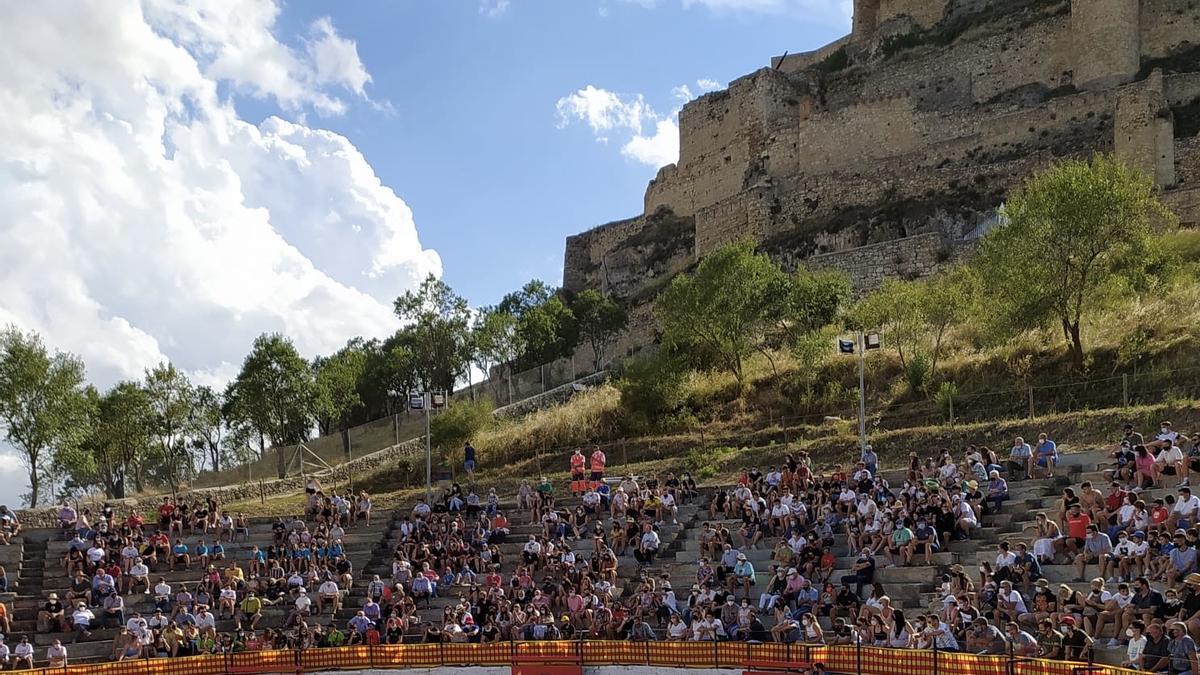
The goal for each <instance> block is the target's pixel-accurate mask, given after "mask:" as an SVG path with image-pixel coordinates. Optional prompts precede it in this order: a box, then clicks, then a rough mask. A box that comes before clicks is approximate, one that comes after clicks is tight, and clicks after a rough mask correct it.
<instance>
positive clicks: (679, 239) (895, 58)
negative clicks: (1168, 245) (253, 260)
mask: <svg viewBox="0 0 1200 675" xmlns="http://www.w3.org/2000/svg"><path fill="white" fill-rule="evenodd" d="M854 9H855V17H854V22H853V30H852V32H851V34H850V35H848V36H846V37H845V38H843V39H841V40H838V41H837V42H834V43H831V44H829V45H826V46H824V47H822V48H820V49H816V50H812V51H809V52H804V53H798V54H788V55H786V56H783V57H776V58H773V59H771V66H770V67H769V68H763V69H761V70H759V71H756V72H754V73H751V74H749V75H746V76H744V77H741V78H738V79H737V80H734V81H733V82H731V83H730V84H729V86H728V88H727V89H726V90H724V91H718V92H712V93H709V94H706V95H705V96H702V97H700V98H699V99H696V100H694V101H692V102H690V103H688V104H687V105H686V106H684V108H683V110H682V111H681V112H680V115H679V125H680V154H679V160H678V162H676V163H675V164H671V165H668V166H665V167H663V168H662V169H660V170H659V172H658V175H657V176H656V177H655V179H654V180H653V181H651V182H650V184H649V186H648V187H647V190H646V193H645V203H644V209H645V210H644V214H643V215H642V216H638V217H636V218H632V219H630V220H628V221H619V222H617V223H612V224H609V225H606V226H603V227H600V228H597V229H596V230H592V231H590V232H586V233H584V234H581V235H577V236H575V237H571V238H570V239H568V242H567V251H566V256H565V265H564V274H563V279H564V286H565V287H566V288H568V289H569V290H580V289H582V288H598V289H601V290H603V291H605V292H606V293H610V294H611V295H613V296H614V297H616V298H618V299H620V300H621V301H623V302H624V303H625V304H626V305H627V306H628V307H630V308H631V311H632V312H633V314H634V315H635V316H636V317H637V324H636V326H632V327H631V329H630V331H629V334H628V335H627V336H625V337H624V338H622V343H621V347H620V349H618V350H614V353H616V352H617V351H622V350H623V351H625V352H631V351H634V350H636V349H637V348H638V346H640V345H643V344H646V342H647V341H650V340H653V338H654V334H655V326H654V322H653V317H652V314H651V313H650V312H649V310H648V309H646V307H647V305H648V303H649V301H650V300H652V299H653V297H654V295H655V294H656V293H657V291H658V290H660V289H661V288H662V287H663V286H664V285H665V283H667V282H668V281H669V279H670V277H671V276H672V275H674V274H677V273H679V272H680V271H683V270H686V269H687V268H688V266H689V265H691V264H694V261H695V260H697V259H699V258H702V257H703V256H704V255H706V254H707V253H709V252H711V251H713V250H715V249H717V248H719V247H721V246H723V245H724V244H726V243H729V242H731V241H734V240H736V239H739V238H743V237H751V238H753V239H755V240H756V241H758V242H759V243H760V248H761V249H762V250H764V251H766V252H768V253H769V254H771V255H772V256H773V257H774V258H776V259H778V260H780V261H782V262H784V264H786V265H788V266H790V267H794V266H796V265H799V264H811V265H816V266H832V267H837V268H839V269H844V270H846V271H847V272H849V273H850V274H851V276H852V277H856V278H858V279H861V282H856V283H859V284H860V286H861V287H859V289H858V290H860V291H861V290H865V289H868V288H872V287H874V286H875V285H878V283H879V281H880V280H881V279H882V277H883V275H889V274H897V275H901V276H920V275H923V274H927V273H931V272H933V271H936V270H937V269H940V267H941V265H942V264H944V263H945V261H947V260H951V259H953V257H954V256H955V255H957V251H958V250H959V248H960V246H959V245H958V244H957V243H955V242H956V241H957V239H958V238H959V237H961V236H962V235H963V234H964V233H965V232H968V231H971V230H973V229H975V228H976V227H978V226H979V225H980V224H982V223H985V222H986V221H988V220H989V219H992V218H994V214H995V209H996V207H997V206H998V205H999V204H1001V203H1002V201H1003V199H1004V196H1005V195H1006V194H1007V193H1008V192H1009V191H1010V190H1011V189H1012V188H1013V187H1015V186H1016V185H1018V184H1019V183H1020V182H1021V181H1022V180H1024V179H1025V178H1026V177H1028V176H1029V175H1030V174H1031V173H1033V172H1035V171H1038V170H1040V169H1042V168H1044V167H1046V166H1048V165H1049V164H1051V163H1053V162H1055V161H1058V160H1061V159H1063V158H1067V157H1086V156H1090V155H1091V154H1092V153H1094V152H1109V151H1115V152H1116V153H1117V154H1118V156H1120V157H1122V158H1123V159H1125V160H1126V161H1128V162H1130V163H1132V164H1134V165H1137V166H1139V167H1142V168H1143V169H1145V170H1146V171H1148V172H1149V173H1151V174H1152V175H1153V176H1154V177H1155V179H1156V180H1157V182H1158V183H1159V185H1160V186H1162V187H1163V188H1164V189H1166V190H1167V192H1166V194H1165V199H1166V200H1167V202H1168V204H1169V205H1170V206H1171V207H1172V208H1173V209H1175V210H1176V211H1177V212H1178V213H1179V214H1180V216H1181V219H1182V220H1184V222H1189V223H1192V222H1197V221H1198V220H1200V213H1198V212H1200V203H1198V202H1200V197H1197V196H1196V195H1197V193H1198V192H1200V190H1198V188H1200V162H1198V158H1200V141H1198V140H1197V133H1196V129H1197V127H1200V119H1197V118H1198V117H1200V46H1198V44H1197V43H1200V3H1197V2H1195V0H1154V1H1153V2H1150V1H1147V0H1140V1H1139V0H855V3H854ZM656 214H657V216H656ZM664 214H666V215H664ZM686 228H690V231H689V232H684V231H683V230H684V229H686ZM656 241H657V242H658V243H657V244H655V243H654V242H656ZM935 242H936V243H935ZM809 258H811V259H812V262H811V263H807V262H805V260H807V259H809ZM901 261H903V262H901Z"/></svg>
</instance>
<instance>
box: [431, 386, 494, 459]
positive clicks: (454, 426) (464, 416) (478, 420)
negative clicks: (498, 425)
mask: <svg viewBox="0 0 1200 675" xmlns="http://www.w3.org/2000/svg"><path fill="white" fill-rule="evenodd" d="M495 421H496V420H495V418H494V417H493V416H492V402H491V400H490V399H487V398H480V399H478V400H475V401H459V402H455V403H454V404H452V405H451V406H450V407H448V408H446V409H445V410H443V411H442V412H441V413H439V414H438V415H437V417H434V418H433V419H432V420H431V421H430V423H429V438H430V443H431V444H432V445H434V446H436V447H439V448H442V449H443V450H451V449H453V448H455V447H456V446H459V445H462V444H463V443H466V442H467V441H469V440H471V439H472V438H474V437H475V435H476V434H478V433H479V432H481V431H484V430H485V429H488V428H489V427H491V426H492V425H493V424H495Z"/></svg>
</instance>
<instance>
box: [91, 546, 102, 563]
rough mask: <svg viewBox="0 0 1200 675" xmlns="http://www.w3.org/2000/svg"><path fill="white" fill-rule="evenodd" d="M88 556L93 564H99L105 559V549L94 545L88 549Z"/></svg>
mask: <svg viewBox="0 0 1200 675" xmlns="http://www.w3.org/2000/svg"><path fill="white" fill-rule="evenodd" d="M87 558H88V561H90V562H91V563H92V565H93V566H94V565H96V564H98V563H99V562H100V561H101V560H104V549H102V548H100V547H99V546H95V545H93V546H92V547H91V548H89V549H88V550H87Z"/></svg>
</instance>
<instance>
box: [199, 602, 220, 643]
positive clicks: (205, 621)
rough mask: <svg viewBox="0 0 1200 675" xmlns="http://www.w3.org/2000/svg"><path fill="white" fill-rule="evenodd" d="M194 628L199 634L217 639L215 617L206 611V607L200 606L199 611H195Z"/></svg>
mask: <svg viewBox="0 0 1200 675" xmlns="http://www.w3.org/2000/svg"><path fill="white" fill-rule="evenodd" d="M196 628H197V630H199V631H200V634H201V635H207V636H208V637H209V638H211V639H213V640H216V639H217V617H215V616H213V613H212V612H210V611H208V607H204V606H201V608H200V611H198V612H196Z"/></svg>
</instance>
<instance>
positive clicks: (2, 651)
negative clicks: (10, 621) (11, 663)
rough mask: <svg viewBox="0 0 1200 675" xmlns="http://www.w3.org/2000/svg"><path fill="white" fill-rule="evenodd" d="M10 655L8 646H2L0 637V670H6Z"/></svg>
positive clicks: (1, 636) (2, 640)
mask: <svg viewBox="0 0 1200 675" xmlns="http://www.w3.org/2000/svg"><path fill="white" fill-rule="evenodd" d="M10 655H11V654H10V652H9V649H8V645H6V644H4V636H3V635H0V668H8V660H9V657H10Z"/></svg>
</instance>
